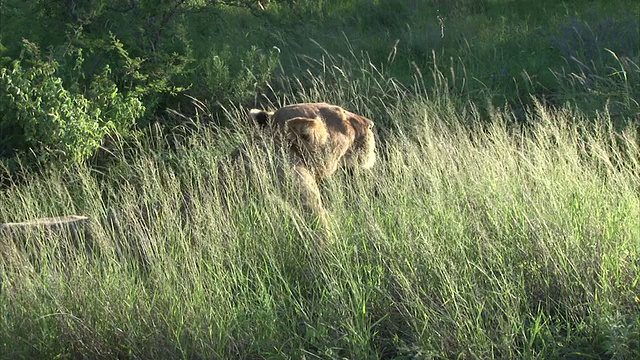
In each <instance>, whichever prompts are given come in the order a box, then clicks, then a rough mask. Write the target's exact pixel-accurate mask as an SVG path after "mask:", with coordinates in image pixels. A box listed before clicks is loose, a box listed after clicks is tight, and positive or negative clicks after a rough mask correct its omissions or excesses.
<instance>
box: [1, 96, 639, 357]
mask: <svg viewBox="0 0 640 360" xmlns="http://www.w3.org/2000/svg"><path fill="white" fill-rule="evenodd" d="M229 116H230V117H235V118H242V116H244V113H243V110H242V109H230V110H229ZM387 116H389V117H390V118H391V119H392V120H393V119H398V120H397V121H396V123H398V124H404V125H402V126H401V127H399V128H398V129H396V130H395V131H393V132H391V133H389V134H387V136H386V138H385V142H384V143H381V144H380V148H379V152H380V160H379V162H378V163H377V165H376V167H374V168H373V169H372V170H371V171H367V172H356V173H355V174H338V175H337V176H336V177H335V178H334V179H332V180H330V181H328V182H327V183H325V184H324V185H323V192H324V194H325V195H326V196H325V197H326V199H325V200H326V203H327V207H328V208H329V210H330V213H331V221H330V222H331V225H330V231H329V232H328V233H327V232H324V231H321V230H320V229H319V228H318V227H317V226H316V225H315V224H313V223H312V222H309V221H310V220H309V218H308V217H306V216H305V215H304V214H303V213H301V212H300V211H299V209H298V207H296V206H295V201H293V202H292V201H291V195H289V196H286V193H287V190H286V189H284V190H283V189H281V188H279V187H276V186H274V185H273V183H272V182H271V181H268V180H266V179H265V181H260V183H261V184H262V185H261V186H262V188H261V189H256V188H251V187H250V186H253V185H255V181H253V182H252V181H250V182H245V181H246V179H244V178H242V177H239V178H238V180H237V182H234V183H233V185H232V190H231V192H232V193H234V194H236V193H238V192H241V193H243V194H244V196H238V197H236V198H235V201H234V202H233V203H232V205H231V206H230V208H229V211H228V212H225V211H223V208H222V205H221V204H222V203H221V199H220V195H219V192H218V187H219V184H218V183H217V181H216V180H215V179H217V165H218V162H219V161H220V160H221V159H223V158H224V157H223V155H224V153H225V151H223V150H216V149H215V146H216V145H215V144H216V141H217V140H218V139H219V138H220V137H225V138H227V139H228V138H229V137H228V136H227V135H225V134H220V133H215V132H211V131H209V130H208V129H207V128H206V127H203V128H201V129H200V130H198V131H196V132H195V133H194V134H192V136H191V137H189V138H185V139H184V140H183V141H181V142H178V145H177V147H176V148H175V149H174V151H169V150H168V148H167V147H168V144H165V142H164V140H162V138H160V137H158V138H156V140H154V141H153V144H151V143H141V144H139V145H138V146H139V148H138V149H137V150H136V153H137V156H135V157H131V158H126V159H125V158H122V159H121V160H119V162H118V163H117V164H115V166H113V167H111V168H110V170H109V171H108V172H105V173H102V174H97V173H96V172H95V171H94V170H91V169H89V168H88V167H84V166H80V167H78V168H74V169H67V170H66V171H58V172H51V173H50V174H49V175H47V176H44V177H41V178H38V179H33V180H32V181H31V182H29V183H26V184H23V185H20V186H16V187H13V188H10V189H8V190H6V191H5V192H3V194H2V198H1V201H0V217H1V218H2V219H3V220H4V221H17V220H23V219H30V218H35V217H40V216H54V215H63V214H70V213H77V214H83V215H87V216H89V217H91V219H92V220H93V222H92V227H91V232H92V238H91V239H87V241H90V242H91V247H90V249H91V251H87V250H86V248H85V247H78V246H77V244H76V243H75V242H73V241H70V239H60V238H49V239H44V238H34V239H31V240H30V241H29V242H27V243H26V245H25V244H23V243H17V244H14V243H13V242H11V241H8V240H6V239H4V240H3V243H2V248H3V250H2V255H3V260H4V261H3V262H2V267H1V268H0V278H1V279H2V293H1V295H0V299H1V301H0V307H2V314H3V316H2V318H0V323H1V324H2V326H1V327H2V329H3V331H2V332H0V344H1V346H2V348H1V350H2V351H0V353H2V354H3V357H4V358H30V357H45V358H51V357H56V356H60V357H63V358H66V357H76V356H81V357H91V358H96V357H105V358H106V357H115V356H121V357H131V358H158V357H163V358H166V357H170V358H176V357H182V358H229V357H232V358H247V357H276V358H280V357H283V358H287V357H293V358H301V357H304V356H306V357H314V356H319V357H325V358H336V357H347V358H371V357H374V358H375V357H387V358H388V357H402V356H405V357H411V356H417V357H420V356H422V357H457V356H463V357H468V358H489V357H497V358H511V357H524V358H554V357H555V358H563V357H566V356H569V355H571V354H589V355H593V356H606V357H617V358H629V357H632V356H634V355H637V354H638V346H639V344H638V340H637V339H638V334H639V329H640V324H639V321H640V318H639V317H638V314H639V308H640V303H639V299H638V295H637V294H638V292H637V289H638V283H639V281H640V278H639V277H638V276H639V275H638V274H639V267H640V263H639V262H638V259H639V258H638V254H639V253H640V243H639V242H638V239H640V220H639V219H638V216H637V215H638V214H639V213H640V198H639V195H638V184H639V183H640V165H639V161H640V152H639V150H638V136H637V133H636V132H634V131H635V130H634V129H631V128H629V129H626V130H624V131H623V132H620V133H614V132H613V128H612V126H608V125H606V124H610V118H609V117H608V116H609V115H608V113H606V112H602V113H601V114H600V117H599V118H598V119H595V120H596V121H594V119H587V118H585V117H584V116H583V115H582V114H581V113H580V111H579V110H575V109H570V108H564V109H557V110H551V109H548V108H545V107H544V106H542V105H539V106H538V107H537V108H535V109H532V111H531V113H530V114H529V115H528V117H529V119H528V120H529V122H528V125H526V126H513V125H509V124H512V123H513V119H511V115H510V114H509V112H508V111H505V110H501V109H496V110H495V112H494V113H493V114H492V115H490V116H491V118H490V119H486V118H481V115H479V112H477V111H475V110H474V108H473V107H472V106H468V107H467V109H466V111H464V112H460V111H457V110H455V107H453V106H447V101H446V99H444V100H443V99H439V100H438V101H437V102H433V101H431V100H429V99H428V98H427V97H424V98H420V97H418V98H414V99H412V100H410V101H408V102H405V106H404V107H402V108H400V107H398V108H396V109H395V110H394V112H392V113H388V114H387ZM400 118H402V120H400ZM594 123H597V124H603V125H601V126H598V127H596V128H594V127H593V126H592V124H594ZM243 133H246V132H244V131H243V132H241V134H243ZM236 138H242V135H240V136H236ZM227 141H228V140H227ZM220 144H222V140H220ZM261 171H262V170H259V172H261ZM233 188H235V190H233ZM283 193H284V195H285V196H283ZM252 194H254V195H252ZM62 254H64V256H62Z"/></svg>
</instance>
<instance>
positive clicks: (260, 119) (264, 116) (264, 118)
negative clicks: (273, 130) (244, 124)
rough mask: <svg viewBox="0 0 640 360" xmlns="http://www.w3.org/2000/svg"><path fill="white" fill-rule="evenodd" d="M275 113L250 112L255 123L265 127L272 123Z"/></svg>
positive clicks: (257, 110)
mask: <svg viewBox="0 0 640 360" xmlns="http://www.w3.org/2000/svg"><path fill="white" fill-rule="evenodd" d="M272 115H273V112H269V111H264V110H259V109H251V110H249V116H250V117H251V119H252V120H253V121H255V122H256V123H257V124H258V125H260V126H264V125H267V124H269V123H270V122H271V119H270V118H271V116H272Z"/></svg>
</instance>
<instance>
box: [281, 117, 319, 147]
mask: <svg viewBox="0 0 640 360" xmlns="http://www.w3.org/2000/svg"><path fill="white" fill-rule="evenodd" d="M286 125H287V131H288V132H289V133H290V134H292V135H295V137H299V138H301V139H302V140H304V141H306V142H308V143H315V144H323V143H325V142H326V141H327V138H328V137H329V133H328V132H327V126H326V125H325V124H324V122H323V121H322V120H320V118H315V119H310V118H303V117H296V118H293V119H289V120H287V123H286Z"/></svg>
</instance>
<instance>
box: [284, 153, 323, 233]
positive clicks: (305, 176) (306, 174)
mask: <svg viewBox="0 0 640 360" xmlns="http://www.w3.org/2000/svg"><path fill="white" fill-rule="evenodd" d="M293 170H294V171H293V173H294V176H295V180H296V181H297V182H298V187H299V192H300V197H301V200H302V206H303V207H304V208H305V210H307V211H310V212H312V213H314V214H315V215H317V216H318V218H319V220H320V222H321V223H322V225H323V226H324V227H325V229H327V228H328V226H329V219H328V214H327V210H326V209H325V208H324V206H323V205H322V199H321V197H320V189H319V188H318V183H317V182H316V178H315V176H314V175H313V173H312V172H311V171H309V169H307V168H306V167H305V166H304V165H295V166H294V167H293Z"/></svg>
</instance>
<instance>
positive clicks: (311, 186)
mask: <svg viewBox="0 0 640 360" xmlns="http://www.w3.org/2000/svg"><path fill="white" fill-rule="evenodd" d="M249 115H250V117H251V118H252V119H253V120H254V121H255V122H256V123H258V124H260V125H261V126H262V131H261V132H262V134H263V136H268V137H270V140H273V143H274V144H275V146H276V147H281V146H282V147H284V148H285V152H286V157H287V158H288V159H286V161H285V162H284V163H285V164H288V165H283V166H282V167H285V168H288V169H289V171H290V172H291V175H293V178H294V181H295V182H297V184H298V188H299V195H300V197H301V199H299V200H300V201H301V202H302V205H303V206H304V207H305V208H307V209H309V210H311V211H313V212H315V213H316V214H317V215H318V216H319V217H320V219H321V221H322V222H323V223H324V224H325V225H326V224H327V219H326V210H325V209H324V206H323V205H322V200H321V196H320V190H319V188H318V183H317V182H318V181H320V180H322V179H324V178H327V177H328V176H331V175H332V174H333V173H335V172H336V170H337V169H338V168H341V167H345V168H364V169H368V168H370V167H372V166H373V164H374V163H375V158H376V155H375V136H374V133H373V126H374V123H373V121H371V120H369V119H367V118H365V117H364V116H361V115H357V114H354V113H352V112H349V111H347V110H344V109H343V108H341V107H339V106H336V105H330V104H327V103H303V104H295V105H289V106H285V107H282V108H280V109H278V110H277V111H275V112H267V111H263V110H257V109H252V110H250V112H249ZM254 141H256V139H254ZM276 153H277V151H276ZM232 157H234V158H235V161H236V162H239V163H244V164H245V165H244V166H245V167H246V164H247V154H246V151H245V150H243V148H240V149H237V150H236V151H235V152H234V155H232Z"/></svg>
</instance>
